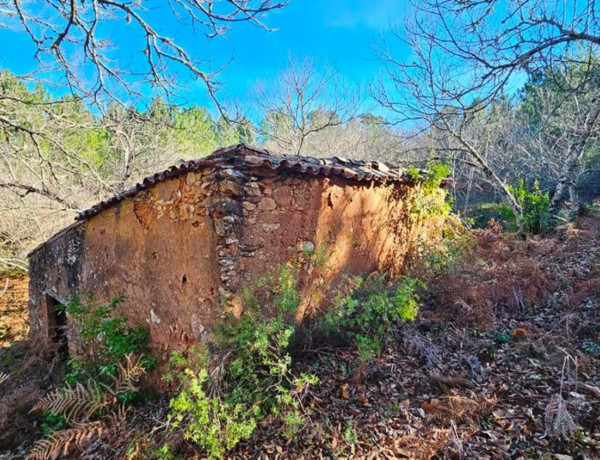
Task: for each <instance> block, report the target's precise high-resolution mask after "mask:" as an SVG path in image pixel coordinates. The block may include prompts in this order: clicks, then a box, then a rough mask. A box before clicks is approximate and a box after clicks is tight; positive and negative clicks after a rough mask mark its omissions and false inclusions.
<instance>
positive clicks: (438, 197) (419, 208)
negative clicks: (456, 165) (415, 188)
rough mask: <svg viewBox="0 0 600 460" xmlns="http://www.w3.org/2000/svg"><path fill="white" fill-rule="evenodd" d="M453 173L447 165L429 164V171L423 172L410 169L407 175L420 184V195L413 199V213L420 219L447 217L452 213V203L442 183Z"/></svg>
mask: <svg viewBox="0 0 600 460" xmlns="http://www.w3.org/2000/svg"><path fill="white" fill-rule="evenodd" d="M450 173H451V169H450V167H449V166H448V165H447V164H445V163H440V162H429V163H428V164H427V169H426V170H425V171H421V170H419V169H416V168H408V169H407V170H406V174H407V175H408V176H409V177H410V178H411V180H413V181H415V182H418V183H419V184H420V193H418V194H416V195H415V196H414V198H413V203H412V213H413V214H416V215H419V216H420V217H425V218H426V217H430V216H445V215H448V214H449V213H450V212H451V211H452V202H451V200H450V199H449V197H448V193H447V191H446V190H444V189H443V188H441V185H442V181H443V180H444V179H445V178H447V177H448V176H449V175H450Z"/></svg>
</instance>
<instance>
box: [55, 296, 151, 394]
mask: <svg viewBox="0 0 600 460" xmlns="http://www.w3.org/2000/svg"><path fill="white" fill-rule="evenodd" d="M122 301H123V297H118V298H115V299H113V300H111V301H109V302H107V303H105V304H97V303H96V302H95V299H94V297H93V296H92V295H90V294H88V295H84V296H82V295H75V296H73V297H71V299H69V301H68V302H67V304H66V305H65V306H62V308H64V309H65V311H66V313H67V314H68V315H70V317H71V318H72V321H73V325H74V327H75V328H76V330H77V331H78V334H79V335H80V337H81V339H82V341H83V345H84V347H85V350H84V352H85V353H86V354H87V355H88V357H89V359H85V360H84V359H70V360H69V367H70V372H69V373H68V374H67V377H66V379H67V381H68V382H71V383H74V382H76V381H80V380H81V379H82V378H84V377H86V376H87V377H89V376H93V377H96V376H102V375H107V376H114V375H115V374H116V372H117V366H118V364H119V363H123V362H124V361H125V358H126V356H128V355H136V356H141V362H140V363H141V365H142V366H143V367H144V368H145V369H146V370H149V369H150V368H152V367H153V366H154V365H155V363H156V358H155V357H154V356H152V355H151V354H149V353H148V350H147V340H148V329H147V328H146V327H145V326H141V325H139V326H134V327H130V326H128V325H127V323H128V318H127V316H126V315H124V314H123V313H120V312H118V311H117V307H118V305H119V304H120V303H121V302H122ZM122 398H124V400H127V399H131V398H132V396H131V395H129V396H127V395H122Z"/></svg>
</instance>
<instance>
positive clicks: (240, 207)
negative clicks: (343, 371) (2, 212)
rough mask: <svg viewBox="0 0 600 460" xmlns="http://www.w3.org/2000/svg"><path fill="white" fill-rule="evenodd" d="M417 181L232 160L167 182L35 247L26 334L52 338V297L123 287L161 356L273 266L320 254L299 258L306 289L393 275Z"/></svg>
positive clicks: (410, 232)
mask: <svg viewBox="0 0 600 460" xmlns="http://www.w3.org/2000/svg"><path fill="white" fill-rule="evenodd" d="M418 190H419V187H418V186H414V185H413V186H409V185H399V184H376V183H373V182H355V181H352V180H351V179H343V178H340V177H308V176H301V175H298V174H294V173H293V172H285V173H284V172H276V171H271V170H267V169H265V170H262V169H259V170H257V169H251V168H248V169H242V170H240V169H239V168H233V167H215V168H212V169H206V170H203V171H200V172H188V173H187V174H185V175H182V176H180V177H177V178H172V179H169V180H165V181H163V182H160V183H158V184H156V185H155V186H153V187H152V188H149V189H147V190H145V191H142V192H140V193H138V194H137V195H136V196H135V197H134V198H132V199H127V200H123V201H121V202H120V203H119V204H117V205H116V206H112V207H110V208H108V209H105V210H104V211H102V212H100V213H99V214H97V215H95V216H93V217H90V218H88V219H87V220H84V221H82V222H80V223H77V224H74V225H73V226H71V227H69V228H67V229H65V230H63V231H62V232H61V233H60V234H58V235H57V236H55V237H54V238H52V239H51V240H50V241H48V242H47V243H46V244H44V245H43V246H41V247H40V248H39V249H37V250H36V251H35V252H33V253H32V255H31V257H30V267H31V269H30V274H31V281H30V292H31V298H30V313H31V337H32V338H33V339H36V340H41V341H48V340H49V336H48V334H49V333H48V331H49V328H50V327H51V325H52V318H51V317H50V316H49V315H48V312H49V311H51V308H52V305H51V303H52V302H53V299H57V300H59V301H62V300H64V299H67V298H68V297H69V296H70V295H72V294H75V293H84V292H91V293H93V294H94V295H95V296H96V299H97V301H98V302H107V301H109V300H111V299H113V298H115V297H116V296H121V295H122V296H124V297H125V301H124V302H123V303H122V304H121V305H120V308H121V310H122V311H123V312H124V313H125V314H126V315H127V316H128V317H129V318H130V320H131V322H132V323H140V322H142V323H146V324H148V326H149V328H150V340H151V345H152V347H153V348H154V350H155V351H156V352H157V354H158V356H159V357H160V358H163V359H166V358H167V357H168V354H169V352H170V350H171V349H172V348H179V347H182V346H186V345H188V344H190V343H193V342H196V341H202V340H204V339H205V338H206V337H207V333H208V331H209V329H210V325H211V323H212V322H213V321H214V319H215V318H216V317H218V316H220V315H222V314H223V313H224V312H225V310H232V311H233V312H234V313H236V314H239V313H241V310H240V308H241V305H240V302H239V294H240V293H241V291H242V289H243V288H244V286H245V285H246V284H247V283H248V282H250V281H251V280H253V279H256V278H258V277H261V276H263V275H265V274H266V273H267V272H268V271H269V270H273V269H276V268H277V267H278V266H279V265H280V264H283V263H286V262H289V261H291V260H300V261H301V262H302V261H303V260H304V261H306V257H307V256H308V255H310V254H315V253H316V254H319V257H322V258H323V261H324V263H323V264H322V265H321V266H319V269H318V270H315V268H314V264H308V263H306V264H303V265H301V266H302V269H301V271H300V274H299V275H300V280H299V281H300V284H299V285H300V288H301V289H303V290H304V291H305V292H307V290H309V289H310V287H311V286H314V285H315V283H320V284H321V285H326V286H333V285H335V283H336V282H337V281H339V280H340V279H341V277H342V275H344V274H350V275H355V274H363V273H370V272H372V271H374V270H379V271H385V272H387V273H389V274H390V275H397V274H399V273H400V272H401V270H402V268H403V266H404V263H405V259H406V255H407V254H409V253H411V251H412V252H414V250H415V248H414V247H415V244H416V242H417V235H418V233H419V229H420V226H421V224H419V223H418V221H417V220H415V217H414V215H413V213H411V207H412V204H411V203H412V196H413V195H414V194H415V193H418ZM309 306H310V305H304V308H306V307H309ZM299 319H301V318H299ZM70 334H71V335H72V337H69V343H70V346H71V347H72V348H73V346H74V345H73V344H76V343H77V337H76V331H71V332H70ZM73 351H76V350H73Z"/></svg>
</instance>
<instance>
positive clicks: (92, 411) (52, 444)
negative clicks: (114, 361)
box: [27, 355, 145, 460]
mask: <svg viewBox="0 0 600 460" xmlns="http://www.w3.org/2000/svg"><path fill="white" fill-rule="evenodd" d="M140 361H141V357H134V356H132V355H127V356H126V359H125V364H124V365H123V364H118V365H117V375H115V376H113V377H112V380H113V385H112V386H109V385H105V384H103V383H98V382H96V381H95V380H93V379H90V380H88V382H87V384H86V385H85V386H84V385H82V384H81V383H77V384H76V385H75V386H71V385H67V386H66V387H65V388H61V389H57V390H55V391H53V392H52V393H50V394H48V395H47V396H45V397H43V398H42V399H41V400H40V401H38V403H37V404H36V405H35V406H34V407H33V409H32V411H50V412H52V413H55V414H60V415H62V416H63V417H64V418H65V420H66V422H67V423H68V424H69V425H71V426H72V428H69V429H67V430H62V431H56V432H54V433H52V434H51V435H50V436H48V437H47V438H44V439H42V440H40V441H38V442H36V443H35V445H34V446H33V449H32V450H31V452H30V453H29V455H28V456H27V458H28V459H32V460H38V459H42V460H47V459H56V458H58V457H59V456H61V455H62V456H64V455H67V453H68V452H69V450H70V449H71V447H73V446H75V447H78V448H80V449H81V448H82V444H84V443H85V442H87V441H89V440H91V438H92V437H93V436H94V435H97V436H99V437H100V436H102V433H103V432H104V430H105V427H106V426H112V427H117V426H122V425H123V424H124V423H125V417H126V412H127V410H126V408H125V407H123V406H121V407H119V408H118V409H117V410H116V411H115V410H113V411H110V412H109V413H108V414H107V415H106V416H105V422H107V424H106V423H104V422H101V421H98V420H97V421H93V422H91V421H90V419H91V418H92V417H93V416H94V415H98V414H100V413H102V411H106V410H108V409H110V408H111V406H113V405H114V404H115V403H116V401H117V396H118V395H120V394H123V393H125V392H127V391H137V390H138V388H137V386H136V384H137V383H138V381H139V379H140V377H141V376H142V375H143V374H144V372H145V369H144V368H143V366H141V364H140Z"/></svg>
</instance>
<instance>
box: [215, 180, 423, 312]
mask: <svg viewBox="0 0 600 460" xmlns="http://www.w3.org/2000/svg"><path fill="white" fill-rule="evenodd" d="M239 188H240V189H241V192H240V193H239V197H240V198H239V200H240V202H241V206H242V216H241V219H240V218H239V216H237V215H234V216H232V219H233V220H235V221H236V222H237V221H238V220H239V224H238V225H237V226H236V225H234V226H233V228H232V229H230V232H229V234H228V242H229V243H230V244H229V246H228V248H227V251H226V252H224V253H223V254H220V255H221V256H222V257H221V263H222V264H225V266H226V267H227V272H226V273H224V274H222V287H221V290H222V291H223V292H224V293H225V296H226V298H227V299H228V303H229V305H230V306H232V308H233V310H234V312H237V313H239V312H241V310H240V309H241V302H240V301H239V294H240V292H241V290H242V289H243V287H244V286H245V285H246V284H247V283H248V282H250V281H251V280H254V279H256V278H258V277H261V276H263V275H265V274H266V273H267V272H268V271H269V270H275V269H277V267H278V266H279V265H281V264H284V263H288V262H290V261H292V260H296V261H299V263H300V266H301V267H302V269H301V271H300V273H299V277H300V279H299V286H300V288H301V290H302V291H303V293H304V294H305V295H304V296H303V298H305V299H310V295H308V294H309V292H308V291H310V289H311V287H313V286H314V285H315V283H319V284H321V285H324V286H334V285H335V284H336V283H337V282H338V281H339V280H340V279H341V278H342V276H343V275H345V274H349V275H357V274H364V273H371V272H373V271H376V270H378V271H385V272H386V273H388V274H389V275H391V276H395V275H398V274H399V273H400V272H401V270H402V269H403V267H404V262H405V258H406V255H407V254H408V253H410V252H411V251H412V250H414V247H415V244H417V235H418V233H419V229H420V224H419V223H418V220H417V219H415V217H414V215H413V214H412V213H411V208H412V196H413V195H414V194H415V193H419V189H418V186H416V187H415V186H408V185H398V184H387V185H382V184H375V183H372V182H364V183H363V182H360V183H357V182H353V181H351V180H348V179H342V178H338V177H315V178H306V177H298V176H297V175H294V174H293V173H292V174H287V175H286V174H281V173H279V174H274V173H272V172H270V171H268V170H265V171H263V172H262V174H256V171H253V174H247V175H246V176H245V177H244V178H243V179H242V180H240V182H239ZM311 255H312V257H318V258H320V259H321V261H322V263H321V265H320V266H319V267H318V268H315V264H310V263H307V257H308V256H311ZM309 306H310V305H308V304H305V305H303V308H304V309H305V308H307V307H309ZM301 316H302V313H301ZM299 319H301V317H300V318H299Z"/></svg>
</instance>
